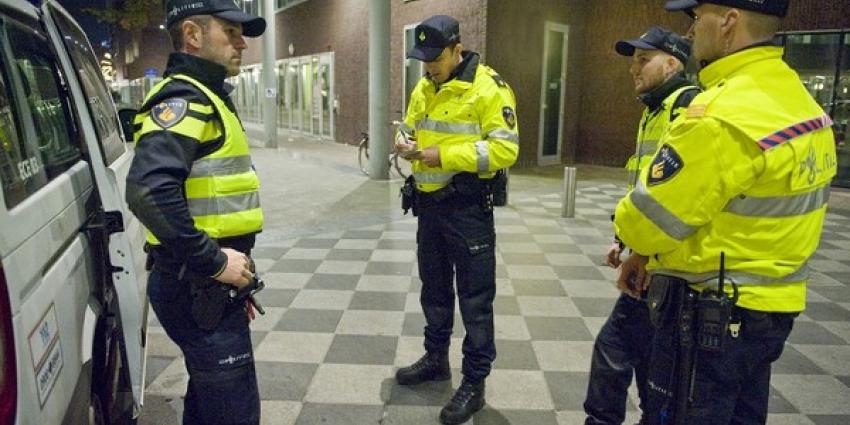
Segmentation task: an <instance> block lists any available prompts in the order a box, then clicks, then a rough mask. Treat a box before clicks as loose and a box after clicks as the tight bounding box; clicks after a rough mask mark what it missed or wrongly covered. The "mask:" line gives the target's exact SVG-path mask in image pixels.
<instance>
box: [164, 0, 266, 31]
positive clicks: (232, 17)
mask: <svg viewBox="0 0 850 425" xmlns="http://www.w3.org/2000/svg"><path fill="white" fill-rule="evenodd" d="M195 15H213V16H215V17H217V18H221V19H224V20H225V21H229V22H234V23H238V24H242V35H244V36H245V37H259V36H260V35H262V34H263V32H264V31H265V30H266V20H265V19H263V18H261V17H259V16H254V15H249V14H247V13H245V12H243V11H242V9H241V8H240V7H239V6H238V5H237V4H236V0H167V1H166V3H165V26H166V27H167V28H171V25H173V24H174V23H176V22H179V21H181V20H183V19H185V18H188V17H190V16H195Z"/></svg>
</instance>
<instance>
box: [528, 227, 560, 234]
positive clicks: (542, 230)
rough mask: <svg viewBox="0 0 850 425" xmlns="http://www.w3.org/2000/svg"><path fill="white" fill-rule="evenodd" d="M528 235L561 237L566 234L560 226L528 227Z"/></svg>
mask: <svg viewBox="0 0 850 425" xmlns="http://www.w3.org/2000/svg"><path fill="white" fill-rule="evenodd" d="M528 233H531V234H532V235H559V234H564V229H562V228H560V227H558V226H528Z"/></svg>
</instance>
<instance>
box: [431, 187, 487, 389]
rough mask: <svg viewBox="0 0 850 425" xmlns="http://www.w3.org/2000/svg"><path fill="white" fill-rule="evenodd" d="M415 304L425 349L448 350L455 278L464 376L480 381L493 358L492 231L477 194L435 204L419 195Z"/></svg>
mask: <svg viewBox="0 0 850 425" xmlns="http://www.w3.org/2000/svg"><path fill="white" fill-rule="evenodd" d="M417 196H418V201H417V211H416V212H417V215H418V217H419V228H418V230H417V232H416V241H417V244H418V249H417V257H418V260H419V278H420V279H421V280H422V292H421V294H420V302H421V303H422V310H423V312H424V313H425V320H426V322H427V324H426V326H425V350H426V351H428V352H429V353H448V350H449V343H450V338H451V334H452V327H453V325H454V309H455V285H454V281H455V278H456V279H457V297H458V300H459V304H460V314H461V317H462V318H463V325H464V327H465V329H466V336H465V337H464V339H463V367H462V373H463V376H464V377H465V378H466V379H468V380H470V381H472V382H481V381H483V380H484V379H485V378H486V377H487V375H489V374H490V367H491V364H492V363H493V360H494V359H495V358H496V344H495V341H494V331H493V299H494V298H495V296H496V256H495V252H496V251H495V250H496V231H495V227H494V225H493V211H492V208H486V207H485V206H484V203H483V202H482V200H481V197H480V196H469V195H462V194H460V193H457V194H455V195H452V196H450V197H448V198H446V199H443V200H441V201H439V202H429V200H428V195H427V194H422V193H420V194H418V195H417Z"/></svg>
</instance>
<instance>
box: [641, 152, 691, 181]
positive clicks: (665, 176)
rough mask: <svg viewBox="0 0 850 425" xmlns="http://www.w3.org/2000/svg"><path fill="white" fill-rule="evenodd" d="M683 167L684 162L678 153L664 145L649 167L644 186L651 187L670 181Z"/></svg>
mask: <svg viewBox="0 0 850 425" xmlns="http://www.w3.org/2000/svg"><path fill="white" fill-rule="evenodd" d="M684 167H685V162H684V161H682V157H680V156H679V153H678V152H676V150H675V149H673V147H672V146H670V145H666V144H665V145H664V146H662V147H661V149H659V150H658V153H657V154H656V155H655V158H654V159H653V160H652V164H650V166H649V173H647V176H646V184H647V185H650V186H651V185H654V184H659V183H663V182H665V181H667V180H670V179H672V178H673V176H675V175H676V174H677V173H678V172H679V170H681V169H682V168H684Z"/></svg>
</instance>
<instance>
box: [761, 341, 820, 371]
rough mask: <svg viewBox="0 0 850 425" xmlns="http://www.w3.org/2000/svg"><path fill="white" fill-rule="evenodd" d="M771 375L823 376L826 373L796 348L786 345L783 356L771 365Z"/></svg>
mask: <svg viewBox="0 0 850 425" xmlns="http://www.w3.org/2000/svg"><path fill="white" fill-rule="evenodd" d="M771 373H773V374H784V375H822V374H824V373H825V372H824V371H823V369H821V368H820V367H819V366H818V365H816V364H815V363H814V362H813V361H811V360H809V358H808V357H806V356H805V355H804V354H803V353H801V352H799V351H797V349H796V348H794V347H792V346H790V345H788V344H785V349H783V350H782V356H781V357H779V360H777V361H775V362H774V363H773V364H772V365H771Z"/></svg>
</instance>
